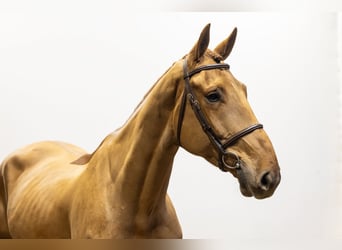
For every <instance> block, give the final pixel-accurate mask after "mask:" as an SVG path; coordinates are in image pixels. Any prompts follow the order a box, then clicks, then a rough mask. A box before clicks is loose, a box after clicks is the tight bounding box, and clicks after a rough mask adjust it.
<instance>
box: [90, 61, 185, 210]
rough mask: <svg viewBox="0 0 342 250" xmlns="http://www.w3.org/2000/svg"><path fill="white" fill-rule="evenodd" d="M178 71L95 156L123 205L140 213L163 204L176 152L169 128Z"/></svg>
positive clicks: (166, 76)
mask: <svg viewBox="0 0 342 250" xmlns="http://www.w3.org/2000/svg"><path fill="white" fill-rule="evenodd" d="M179 71H180V70H179V67H178V69H177V67H175V66H174V67H172V68H170V70H169V71H168V72H167V73H165V74H164V75H163V76H162V77H161V78H160V79H159V81H158V82H157V83H156V85H155V86H154V87H153V88H152V90H151V91H150V92H149V94H148V95H147V96H146V97H145V99H144V100H143V102H142V103H141V104H140V106H139V107H138V108H137V109H136V111H135V113H134V114H133V115H132V116H131V118H130V119H129V120H128V121H127V122H126V124H125V125H124V126H123V127H122V128H121V129H119V130H118V131H116V132H115V133H113V135H111V136H109V137H108V138H107V139H106V140H105V141H104V143H103V145H102V146H100V148H99V150H98V151H97V152H96V153H95V154H94V158H95V159H96V158H97V159H98V160H100V161H102V162H103V163H104V164H105V165H107V167H108V168H105V167H103V164H101V165H102V166H100V167H99V171H110V176H111V179H112V182H113V185H114V186H116V187H118V186H119V189H120V192H121V193H120V196H121V197H125V198H124V199H125V201H124V202H127V204H130V206H132V205H133V206H136V207H139V212H141V213H145V212H147V211H149V212H150V211H151V210H152V209H154V208H155V206H159V205H162V202H164V200H165V196H166V191H167V187H168V183H169V178H170V174H171V170H172V164H173V159H174V156H175V154H176V152H177V149H178V145H177V143H176V138H175V134H176V133H175V131H174V128H173V126H172V124H173V123H174V118H175V115H174V110H175V102H176V96H177V91H178V83H179V80H176V79H178V78H177V77H176V75H177V74H179ZM100 158H102V160H101V159H100ZM108 174H109V173H103V175H108ZM102 177H103V176H102Z"/></svg>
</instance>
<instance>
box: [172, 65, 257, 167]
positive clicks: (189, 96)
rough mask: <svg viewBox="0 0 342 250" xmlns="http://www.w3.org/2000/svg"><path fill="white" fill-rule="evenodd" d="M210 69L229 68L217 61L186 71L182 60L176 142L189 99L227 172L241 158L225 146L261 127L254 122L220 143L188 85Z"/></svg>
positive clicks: (179, 142)
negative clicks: (194, 76) (181, 81)
mask: <svg viewBox="0 0 342 250" xmlns="http://www.w3.org/2000/svg"><path fill="white" fill-rule="evenodd" d="M212 69H226V70H228V69H229V65H228V64H225V63H217V64H209V65H204V66H200V67H198V68H195V69H194V70H192V71H190V72H188V65H187V60H186V59H184V62H183V73H184V81H185V88H184V92H183V97H182V103H181V107H180V111H179V117H178V126H177V140H178V144H179V145H181V138H180V137H181V131H182V124H183V120H184V114H185V109H186V101H187V100H189V102H190V105H191V108H192V110H193V111H194V113H195V115H196V118H197V120H198V121H199V123H200V125H201V127H202V129H203V131H204V132H205V134H206V135H207V136H208V138H209V140H210V142H211V144H212V145H213V146H214V148H215V149H216V151H217V152H218V167H219V168H220V169H221V170H222V171H223V172H227V171H228V170H229V169H239V168H241V159H240V157H239V156H237V155H236V154H234V153H232V152H229V151H227V148H228V147H230V146H232V145H234V144H235V143H236V142H237V141H238V140H239V139H241V138H242V137H244V136H246V135H248V134H250V133H252V132H253V131H254V130H257V129H262V128H263V125H262V124H254V125H251V126H249V127H247V128H245V129H243V130H241V131H239V132H237V133H236V134H234V135H232V136H231V137H229V138H226V139H225V140H224V141H225V143H222V142H221V140H220V139H219V137H218V136H217V134H216V133H215V131H214V129H213V128H212V127H211V126H210V123H209V122H208V119H207V118H206V116H205V114H204V113H203V111H202V110H201V106H200V103H199V101H198V100H197V98H196V96H195V94H194V92H193V90H192V88H191V86H190V78H191V77H192V76H193V75H195V74H198V73H200V72H201V71H204V70H212Z"/></svg>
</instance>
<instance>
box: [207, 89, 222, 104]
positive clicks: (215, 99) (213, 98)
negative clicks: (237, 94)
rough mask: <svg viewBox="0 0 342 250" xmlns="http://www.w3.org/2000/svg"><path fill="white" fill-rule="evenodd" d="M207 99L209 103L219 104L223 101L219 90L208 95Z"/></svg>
mask: <svg viewBox="0 0 342 250" xmlns="http://www.w3.org/2000/svg"><path fill="white" fill-rule="evenodd" d="M206 98H207V100H208V101H209V102H218V101H219V100H220V99H221V95H220V93H219V92H218V91H217V90H215V91H212V92H210V93H209V94H207V95H206Z"/></svg>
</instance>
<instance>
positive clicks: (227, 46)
mask: <svg viewBox="0 0 342 250" xmlns="http://www.w3.org/2000/svg"><path fill="white" fill-rule="evenodd" d="M236 34H237V28H236V27H235V28H234V30H233V31H232V33H231V34H230V35H229V36H228V38H227V39H225V40H224V41H223V42H221V43H220V44H219V45H217V47H216V48H215V50H214V51H215V52H216V53H217V54H219V55H220V56H221V57H222V59H223V60H225V59H226V58H227V57H228V56H229V54H230V52H232V49H233V47H234V43H235V39H236Z"/></svg>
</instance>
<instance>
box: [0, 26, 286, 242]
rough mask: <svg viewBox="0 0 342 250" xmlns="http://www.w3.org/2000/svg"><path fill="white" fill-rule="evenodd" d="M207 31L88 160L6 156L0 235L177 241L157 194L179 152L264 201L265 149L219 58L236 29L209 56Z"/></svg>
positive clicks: (272, 161)
mask: <svg viewBox="0 0 342 250" xmlns="http://www.w3.org/2000/svg"><path fill="white" fill-rule="evenodd" d="M209 29H210V25H209V24H208V25H207V26H206V27H205V28H204V29H203V31H202V33H201V34H200V37H199V39H198V41H197V42H196V43H195V45H194V47H193V48H192V49H191V50H190V52H189V53H188V54H187V55H186V56H185V57H183V58H182V59H181V60H179V61H177V62H175V63H174V64H173V65H172V66H171V67H170V68H169V69H168V70H167V71H166V73H165V74H164V75H162V76H161V78H160V79H159V80H158V81H157V83H156V84H155V85H154V86H153V87H152V89H151V90H150V91H149V92H148V93H147V95H146V96H145V98H144V99H143V101H142V102H141V103H140V105H139V106H138V107H137V108H136V110H135V112H134V113H133V114H132V116H131V117H130V118H129V119H128V121H127V122H126V123H125V124H124V126H123V127H121V128H120V129H118V130H116V131H115V132H113V133H112V134H110V135H108V136H107V137H106V138H105V139H104V140H103V142H102V143H101V145H100V146H99V147H98V148H97V149H96V150H95V152H93V153H92V154H87V153H86V152H85V151H84V150H82V149H80V148H78V147H76V146H74V145H70V144H67V143H62V142H54V141H45V142H39V143H35V144H32V145H29V146H27V147H24V148H22V149H19V150H17V151H15V152H14V153H12V154H11V155H9V156H8V157H7V158H6V159H5V160H4V161H3V162H2V164H1V167H0V170H1V171H0V236H1V237H3V238H6V237H7V238H181V237H182V230H181V227H180V224H179V222H178V219H177V215H176V212H175V209H174V207H173V205H172V202H171V200H170V198H169V197H168V195H167V188H168V184H169V179H170V175H171V170H172V164H173V159H174V157H175V154H176V153H177V150H178V148H179V147H180V146H182V147H183V148H185V149H186V150H187V151H189V152H190V153H192V154H195V155H199V156H202V157H203V158H205V159H206V160H208V161H209V162H210V163H212V164H213V165H214V166H217V167H218V168H219V169H221V170H223V171H228V172H230V173H231V174H232V175H233V176H235V177H236V178H237V179H238V181H239V183H240V190H241V193H242V194H243V195H244V196H248V197H250V196H254V197H255V198H258V199H263V198H266V197H270V196H271V195H272V194H273V193H274V191H275V189H276V187H277V186H278V184H279V182H280V169H279V166H278V162H277V158H276V155H275V152H274V149H273V146H272V144H271V142H270V140H269V138H268V136H267V134H266V133H265V131H264V129H263V127H262V125H261V124H259V123H258V121H257V118H256V117H255V115H254V114H253V111H252V109H251V107H250V106H249V104H248V101H247V93H246V86H245V85H244V84H242V83H241V82H239V81H238V80H237V79H236V78H235V77H234V76H233V75H232V73H231V72H230V71H229V65H228V64H225V63H224V62H223V61H224V60H225V59H226V58H227V57H228V56H229V54H230V52H231V50H232V48H233V45H234V42H235V38H236V34H237V30H236V28H235V29H234V30H233V32H232V33H231V34H230V35H229V36H228V38H227V39H225V40H224V41H223V42H221V43H220V44H219V45H218V46H217V47H216V48H215V49H214V50H209V49H208V44H209Z"/></svg>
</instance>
